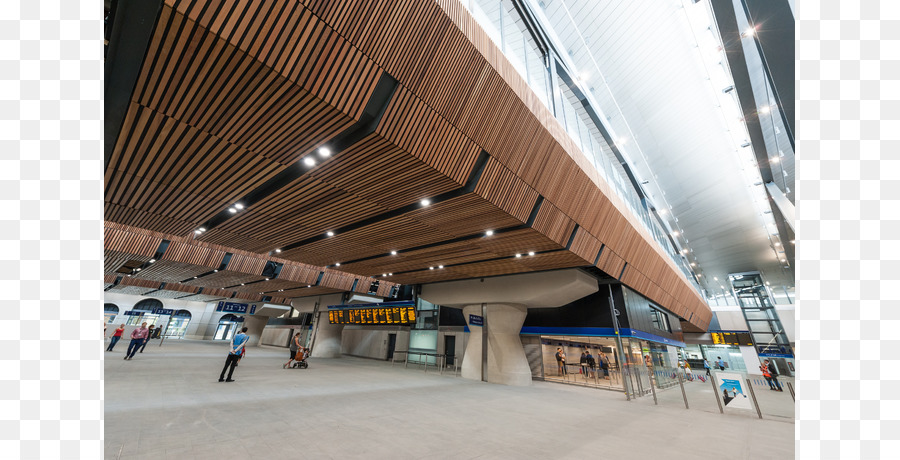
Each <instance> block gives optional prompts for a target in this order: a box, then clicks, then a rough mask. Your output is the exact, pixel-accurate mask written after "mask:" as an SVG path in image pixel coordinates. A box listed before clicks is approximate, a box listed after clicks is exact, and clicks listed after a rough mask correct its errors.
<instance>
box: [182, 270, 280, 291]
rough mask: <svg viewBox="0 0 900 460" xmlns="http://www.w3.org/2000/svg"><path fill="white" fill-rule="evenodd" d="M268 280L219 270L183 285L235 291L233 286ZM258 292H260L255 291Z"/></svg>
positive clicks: (262, 277)
mask: <svg viewBox="0 0 900 460" xmlns="http://www.w3.org/2000/svg"><path fill="white" fill-rule="evenodd" d="M264 279H266V277H264V276H260V275H250V274H247V273H240V272H235V271H231V270H219V271H218V272H215V273H210V274H208V275H206V276H201V277H200V278H197V279H191V280H188V281H185V282H184V283H183V284H186V285H188V286H200V287H203V288H204V289H227V290H228V291H229V292H231V291H233V290H234V289H232V286H239V285H240V284H241V283H252V282H254V281H262V280H264ZM255 292H258V291H255Z"/></svg>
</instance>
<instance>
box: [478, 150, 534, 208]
mask: <svg viewBox="0 0 900 460" xmlns="http://www.w3.org/2000/svg"><path fill="white" fill-rule="evenodd" d="M475 194H477V195H479V196H481V197H484V199H486V200H487V201H489V202H490V203H493V204H494V205H496V206H497V207H499V208H500V209H502V210H504V211H505V212H507V213H508V214H509V215H511V216H513V217H515V218H516V219H518V220H519V221H521V222H523V223H524V222H526V221H528V217H529V215H530V214H531V210H532V209H533V208H534V205H535V203H536V202H537V199H538V193H537V192H536V191H535V190H534V189H533V188H531V187H529V186H528V185H527V184H526V183H525V182H523V181H522V180H521V179H519V178H518V177H516V176H515V174H513V173H512V171H510V170H508V169H506V167H505V166H503V164H502V163H500V162H499V161H497V160H495V159H493V158H488V161H487V163H486V164H485V166H484V172H482V173H481V177H480V178H479V180H478V184H477V185H476V186H475Z"/></svg>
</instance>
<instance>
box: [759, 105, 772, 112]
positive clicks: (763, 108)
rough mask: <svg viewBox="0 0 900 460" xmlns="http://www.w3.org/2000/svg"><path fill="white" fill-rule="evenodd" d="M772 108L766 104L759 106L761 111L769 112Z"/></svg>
mask: <svg viewBox="0 0 900 460" xmlns="http://www.w3.org/2000/svg"><path fill="white" fill-rule="evenodd" d="M771 110H772V109H770V108H769V106H767V105H764V106H762V107H760V108H759V113H769V112H770V111H771Z"/></svg>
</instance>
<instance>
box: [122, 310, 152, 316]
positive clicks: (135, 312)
mask: <svg viewBox="0 0 900 460" xmlns="http://www.w3.org/2000/svg"><path fill="white" fill-rule="evenodd" d="M146 313H150V312H149V311H144V310H128V311H126V312H125V316H141V315H144V314H146Z"/></svg>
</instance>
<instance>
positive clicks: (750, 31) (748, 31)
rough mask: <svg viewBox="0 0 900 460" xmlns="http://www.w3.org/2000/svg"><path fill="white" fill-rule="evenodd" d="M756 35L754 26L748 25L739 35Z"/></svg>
mask: <svg viewBox="0 0 900 460" xmlns="http://www.w3.org/2000/svg"><path fill="white" fill-rule="evenodd" d="M754 35H756V27H748V28H747V29H746V30H744V31H743V32H742V33H741V37H752V36H754Z"/></svg>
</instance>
